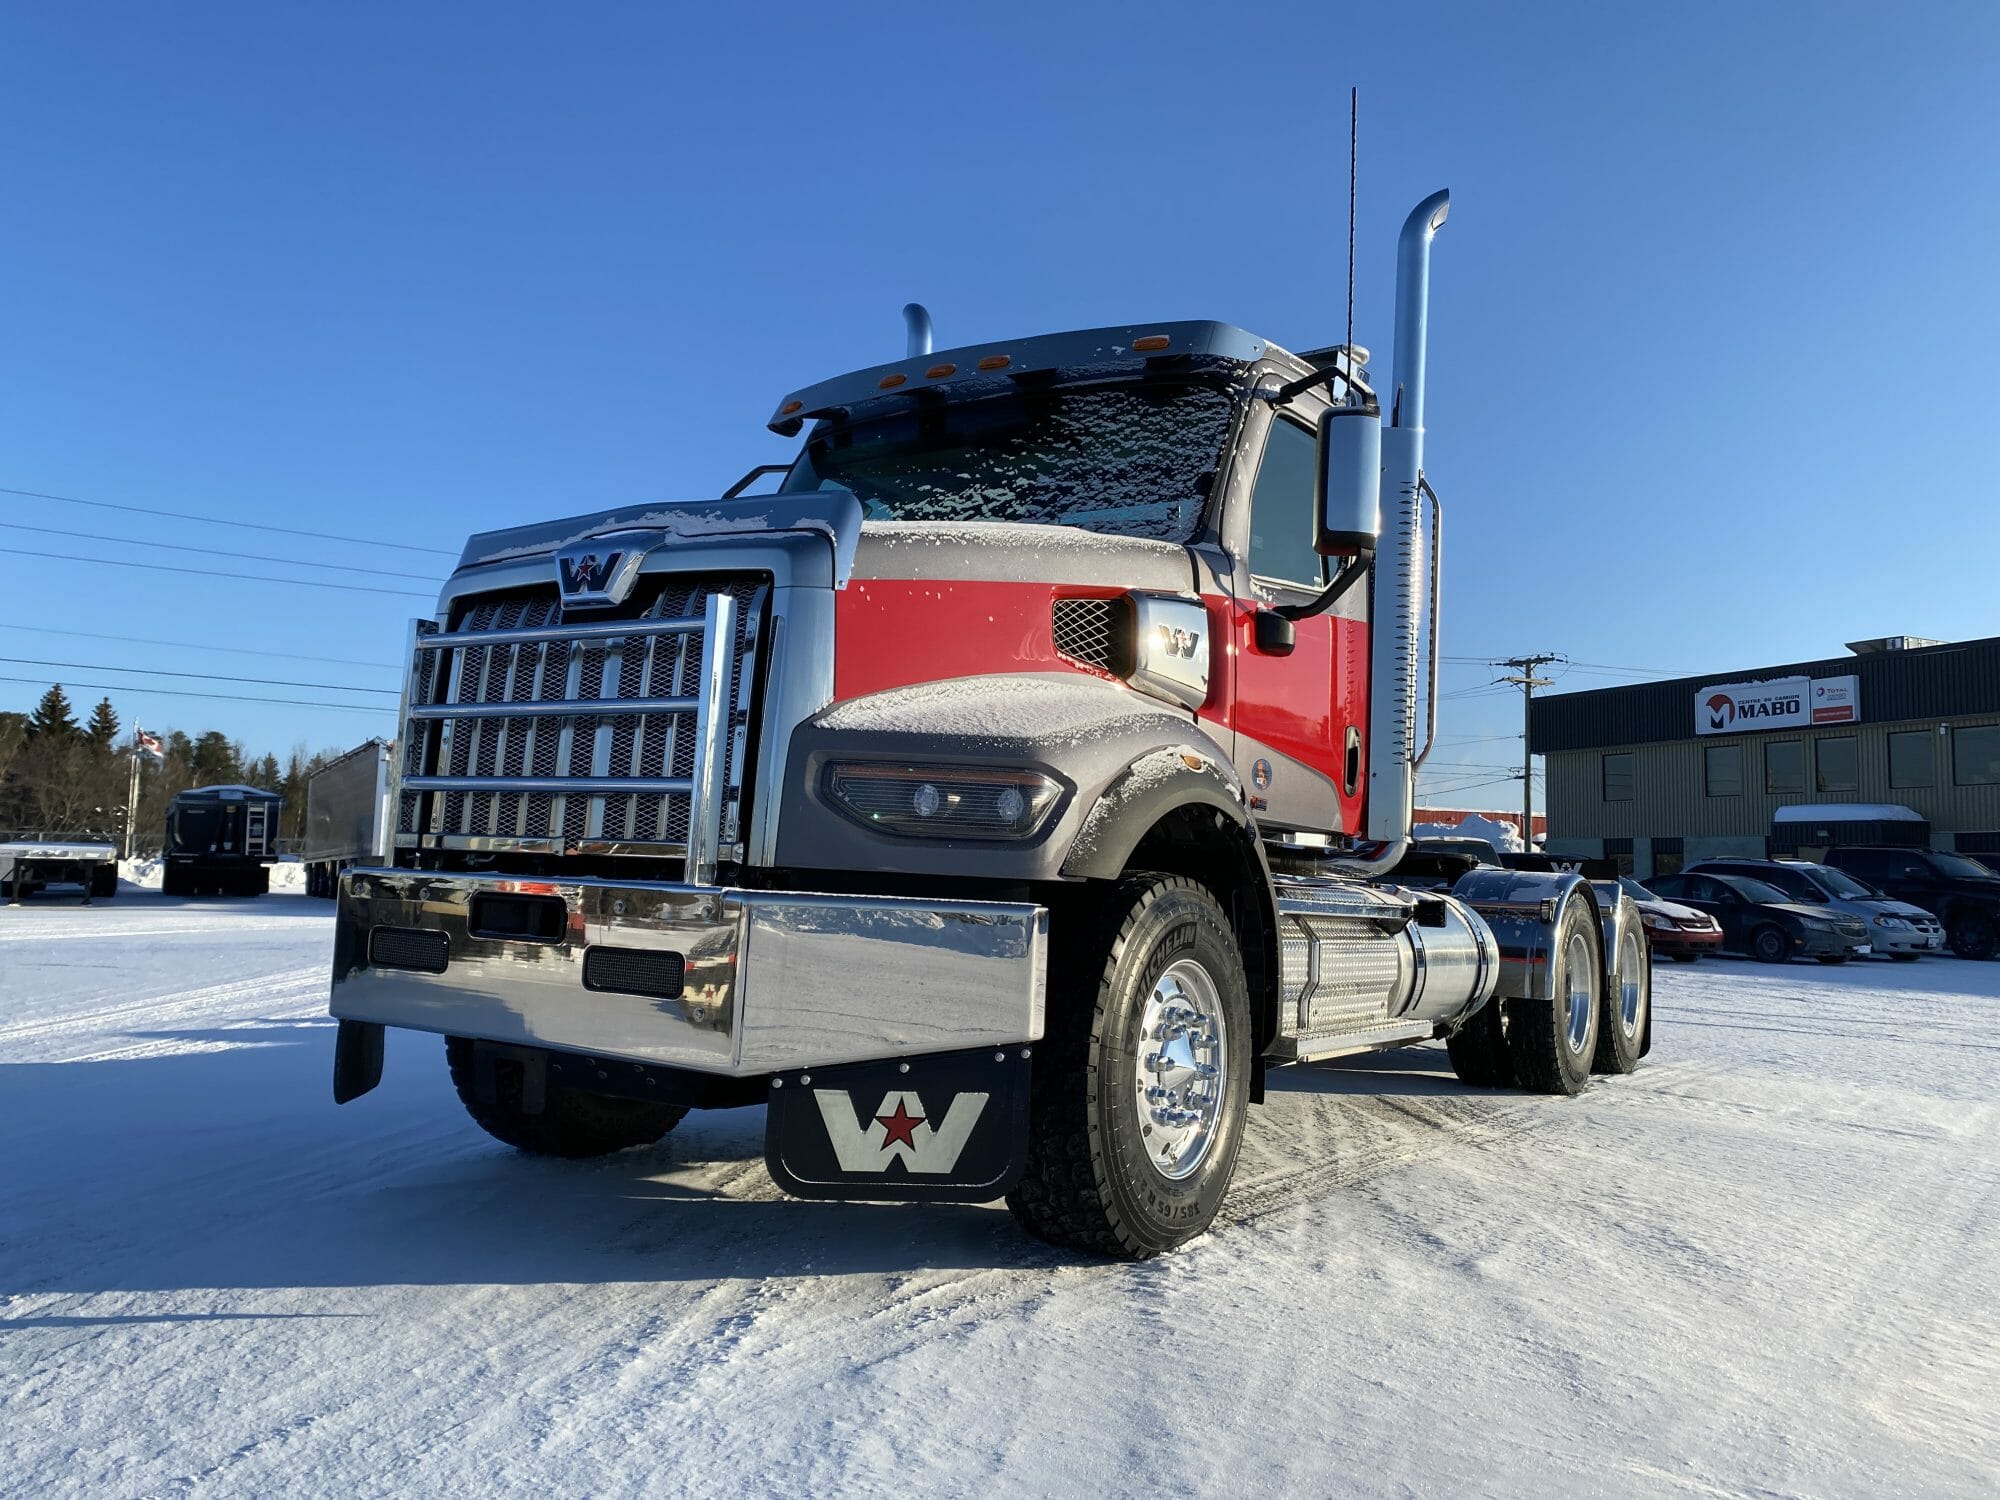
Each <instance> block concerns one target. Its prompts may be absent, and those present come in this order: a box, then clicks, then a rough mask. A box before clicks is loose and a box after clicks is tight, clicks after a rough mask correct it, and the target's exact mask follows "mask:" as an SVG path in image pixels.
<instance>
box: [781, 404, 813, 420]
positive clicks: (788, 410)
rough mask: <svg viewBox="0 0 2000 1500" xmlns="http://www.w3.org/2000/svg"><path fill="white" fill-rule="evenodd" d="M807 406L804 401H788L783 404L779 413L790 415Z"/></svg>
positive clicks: (785, 415) (783, 415) (782, 415)
mask: <svg viewBox="0 0 2000 1500" xmlns="http://www.w3.org/2000/svg"><path fill="white" fill-rule="evenodd" d="M805 407H806V404H805V402H803V401H787V402H786V403H785V404H784V405H783V406H781V407H779V408H778V415H779V416H781V417H789V416H790V415H791V414H792V413H793V412H795V411H804V410H805Z"/></svg>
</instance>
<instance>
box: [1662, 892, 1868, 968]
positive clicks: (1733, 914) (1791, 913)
mask: <svg viewBox="0 0 2000 1500" xmlns="http://www.w3.org/2000/svg"><path fill="white" fill-rule="evenodd" d="M1647 889H1648V890H1650V891H1652V892H1653V894H1654V895H1656V896H1664V897H1666V899H1667V900H1669V901H1676V902H1679V903H1680V904H1681V905H1682V906H1692V907H1694V908H1695V909H1696V910H1697V911H1703V912H1706V913H1708V915H1710V916H1711V917H1714V918H1715V920H1716V921H1717V922H1719V923H1721V924H1722V951H1723V952H1725V953H1747V954H1749V955H1750V956H1751V957H1752V958H1757V959H1762V960H1763V961H1764V962H1765V963H1767V964H1781V963H1783V962H1785V961H1786V960H1787V959H1790V958H1816V959H1818V960H1819V961H1820V962H1821V963H1823V964H1844V963H1846V962H1847V961H1848V960H1849V959H1850V958H1858V957H1860V956H1861V955H1862V954H1865V953H1867V952H1868V951H1869V945H1868V927H1867V924H1866V923H1864V922H1862V921H1861V920H1860V919H1859V918H1856V917H1850V916H1848V915H1847V914H1846V913H1845V912H1837V911H1835V910H1834V909H1833V908H1832V907H1829V906H1811V905H1808V904H1806V903H1805V902H1802V901H1794V900H1792V898H1791V897H1789V896H1787V895H1786V894H1785V893H1784V892H1783V891H1781V890H1779V889H1778V888H1777V887H1776V886H1774V885H1766V884H1765V883H1764V882H1763V881H1761V880H1752V879H1750V878H1749V877H1748V876H1744V875H1690V874H1687V873H1685V872H1683V873H1681V874H1679V875H1655V876H1654V877H1653V878H1652V879H1651V880H1650V881H1648V882H1647Z"/></svg>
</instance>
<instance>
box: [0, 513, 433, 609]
mask: <svg viewBox="0 0 2000 1500" xmlns="http://www.w3.org/2000/svg"><path fill="white" fill-rule="evenodd" d="M0 493H7V492H4V491H0ZM0 552H4V553H7V554H9V555H10V556H13V557H47V558H52V559H54V560H55V561H56V562H66V563H89V564H91V565H92V566H93V567H106V568H143V569H145V570H146V571H147V572H149V573H192V574H194V575H195V576H196V577H198V578H238V579H242V580H243V581H244V582H246V583H283V584H289V585H291V586H292V587H293V588H301V589H339V590H340V591H341V592H342V593H345V594H391V595H394V596H395V597H396V598H398V599H429V598H431V597H432V596H431V595H429V594H419V593H417V592H415V591H414V590H412V589H378V588H375V587H374V586H372V585H370V584H365V583H323V582H321V581H320V580H318V579H316V578H266V577H265V576H263V575H262V574H260V573H224V572H220V571H218V570H217V569H215V568H177V567H175V566H174V565H173V564H172V563H142V562H120V561H119V560H118V559H117V558H115V557H71V556H69V555H68V554H67V553H63V552H32V551H30V550H28V549H27V548H25V547H0Z"/></svg>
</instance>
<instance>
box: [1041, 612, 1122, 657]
mask: <svg viewBox="0 0 2000 1500" xmlns="http://www.w3.org/2000/svg"><path fill="white" fill-rule="evenodd" d="M1117 610H1118V601H1117V600H1115V599H1058V600H1056V602H1055V604H1054V605H1053V606H1052V607H1051V609H1050V612H1049V614H1050V619H1049V624H1050V627H1051V629H1052V631H1053V633H1054V635H1055V642H1056V650H1057V651H1059V652H1061V653H1062V654H1063V655H1064V656H1067V657H1068V658H1069V659H1070V660H1071V661H1080V662H1082V663H1083V664H1084V665H1085V666H1091V667H1099V668H1102V669H1103V670H1104V671H1107V672H1108V671H1110V670H1111V662H1112V658H1113V656H1114V655H1115V650H1114V647H1113V642H1114V640H1115V639H1116V636H1117Z"/></svg>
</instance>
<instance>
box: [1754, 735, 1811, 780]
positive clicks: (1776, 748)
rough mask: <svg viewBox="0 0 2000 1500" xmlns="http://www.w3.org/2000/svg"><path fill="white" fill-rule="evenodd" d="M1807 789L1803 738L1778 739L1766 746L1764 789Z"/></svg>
mask: <svg viewBox="0 0 2000 1500" xmlns="http://www.w3.org/2000/svg"><path fill="white" fill-rule="evenodd" d="M1805 789H1806V747H1805V742H1804V741H1803V740H1777V741H1775V742H1773V743H1771V744H1769V745H1766V746H1765V747H1764V790H1765V791H1767V792H1803V791H1804V790H1805Z"/></svg>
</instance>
